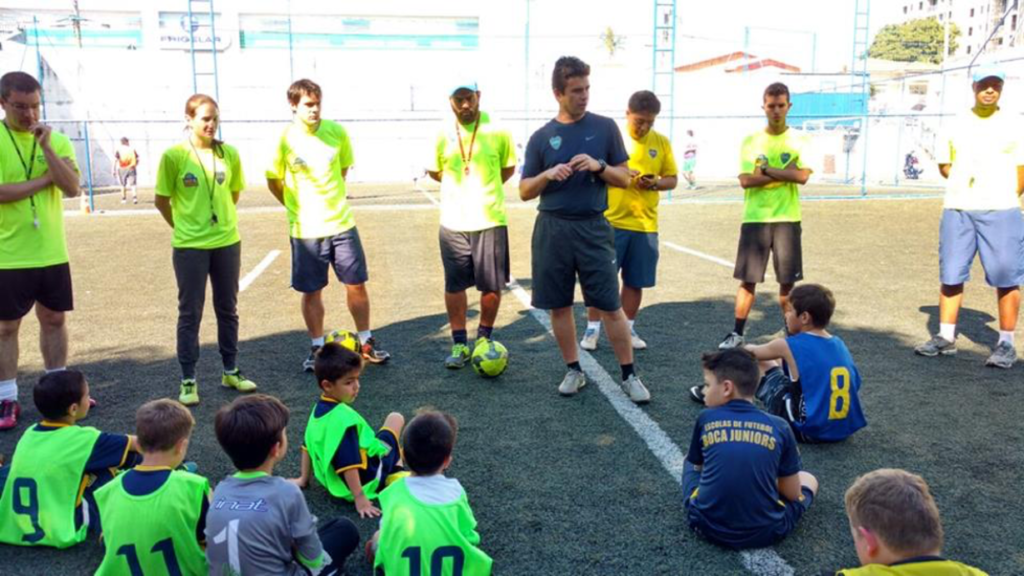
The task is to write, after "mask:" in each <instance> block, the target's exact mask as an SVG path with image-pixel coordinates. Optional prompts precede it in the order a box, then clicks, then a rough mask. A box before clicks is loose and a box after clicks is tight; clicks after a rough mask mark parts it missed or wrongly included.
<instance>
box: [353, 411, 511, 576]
mask: <svg viewBox="0 0 1024 576" xmlns="http://www.w3.org/2000/svg"><path fill="white" fill-rule="evenodd" d="M457 432H458V424H457V423H456V422H455V419H454V418H452V417H451V416H449V415H448V414H443V413H441V412H424V413H422V414H420V415H419V416H416V417H415V418H413V419H412V422H410V423H409V425H408V426H406V428H405V433H404V434H403V435H402V446H403V449H404V457H405V464H406V466H408V467H409V469H410V470H411V471H412V475H411V476H408V477H405V478H402V479H400V480H396V481H395V482H393V483H392V484H391V485H389V486H388V487H387V488H386V489H385V490H384V491H383V492H381V494H380V507H381V511H382V512H383V515H382V516H381V520H380V530H379V531H378V532H377V533H376V534H374V536H373V539H372V540H371V541H370V542H369V543H367V546H366V548H367V550H366V552H367V553H366V556H367V558H368V559H369V560H370V561H371V562H372V563H373V565H374V567H375V570H377V572H378V573H380V572H381V571H383V573H384V574H386V576H405V575H409V576H421V575H425V574H431V575H434V576H489V575H490V573H491V564H492V560H491V557H490V556H488V555H487V553H485V552H484V551H483V550H481V549H480V547H479V545H480V533H479V532H477V531H476V518H474V517H473V510H472V509H470V507H469V500H467V498H466V491H465V490H464V489H463V488H462V485H461V484H459V481H458V480H455V479H454V478H446V477H445V475H444V471H445V470H446V469H447V468H448V466H450V465H451V463H452V448H453V447H454V446H455V436H456V434H457Z"/></svg>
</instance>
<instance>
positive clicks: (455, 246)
mask: <svg viewBox="0 0 1024 576" xmlns="http://www.w3.org/2000/svg"><path fill="white" fill-rule="evenodd" d="M449 100H450V103H451V106H452V112H453V113H454V114H455V122H454V125H453V126H451V127H449V128H446V129H444V130H443V131H442V132H441V133H440V134H439V135H438V138H437V141H436V143H435V145H434V159H433V162H432V163H431V164H430V165H428V166H427V173H428V174H429V175H430V177H431V178H433V179H434V180H437V181H438V182H440V183H441V231H440V242H441V263H442V264H443V265H444V305H445V308H446V309H447V310H448V323H449V324H450V325H451V330H452V342H453V344H452V353H451V355H450V356H448V358H446V359H445V361H444V364H445V366H446V367H448V368H449V369H458V368H462V367H463V366H465V365H466V361H467V360H469V356H470V354H469V346H468V345H467V342H468V339H467V335H466V309H467V307H468V303H467V299H466V289H467V288H469V287H470V286H476V288H477V290H479V291H480V325H479V326H478V327H477V333H476V343H475V345H480V344H482V343H484V342H485V341H487V340H489V339H490V338H491V332H492V331H493V330H494V320H495V318H497V316H498V306H499V305H500V304H501V289H502V288H504V287H505V285H506V284H508V281H509V257H508V217H507V215H506V213H505V188H504V183H505V182H507V181H508V179H509V178H511V177H512V174H513V172H515V169H516V154H515V147H514V146H513V145H512V136H511V135H510V134H509V133H508V131H507V130H503V129H501V128H499V127H496V126H495V125H494V123H493V122H492V121H491V118H490V116H489V115H488V114H487V113H486V112H481V111H480V91H479V90H477V85H476V82H466V83H463V84H459V85H458V86H456V87H455V89H454V90H452V93H451V96H450V98H449ZM446 124H447V123H446Z"/></svg>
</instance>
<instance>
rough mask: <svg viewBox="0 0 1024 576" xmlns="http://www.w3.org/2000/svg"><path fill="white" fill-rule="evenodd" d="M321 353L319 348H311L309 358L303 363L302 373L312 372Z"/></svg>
mask: <svg viewBox="0 0 1024 576" xmlns="http://www.w3.org/2000/svg"><path fill="white" fill-rule="evenodd" d="M319 351H320V347H319V346H311V347H310V349H309V356H307V357H306V359H305V360H303V361H302V371H303V372H312V371H313V366H314V365H315V364H316V353H317V352H319Z"/></svg>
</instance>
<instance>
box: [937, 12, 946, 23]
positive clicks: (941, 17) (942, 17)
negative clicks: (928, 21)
mask: <svg viewBox="0 0 1024 576" xmlns="http://www.w3.org/2000/svg"><path fill="white" fill-rule="evenodd" d="M945 19H946V15H945V14H939V22H942V21H943V20H945Z"/></svg>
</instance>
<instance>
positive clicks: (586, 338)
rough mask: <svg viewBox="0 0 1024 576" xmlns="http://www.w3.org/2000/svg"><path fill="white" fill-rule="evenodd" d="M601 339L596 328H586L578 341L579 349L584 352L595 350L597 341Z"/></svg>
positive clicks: (599, 332)
mask: <svg viewBox="0 0 1024 576" xmlns="http://www.w3.org/2000/svg"><path fill="white" fill-rule="evenodd" d="M600 338H601V331H600V330H598V329H597V328H587V331H586V332H584V333H583V339H582V340H580V348H583V349H584V350H597V341H598V340H599V339H600Z"/></svg>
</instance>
